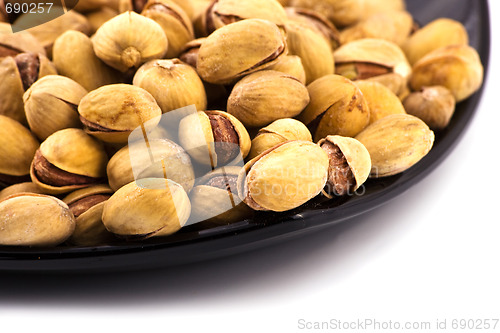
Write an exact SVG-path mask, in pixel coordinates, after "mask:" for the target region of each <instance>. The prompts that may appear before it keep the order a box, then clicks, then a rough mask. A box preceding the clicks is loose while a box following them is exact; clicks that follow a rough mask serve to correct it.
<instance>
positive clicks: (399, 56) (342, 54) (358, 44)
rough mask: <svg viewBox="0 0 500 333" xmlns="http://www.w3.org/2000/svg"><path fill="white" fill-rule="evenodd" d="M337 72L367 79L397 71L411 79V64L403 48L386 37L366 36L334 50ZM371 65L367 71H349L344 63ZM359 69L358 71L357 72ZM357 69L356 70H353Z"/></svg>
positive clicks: (350, 76) (406, 78)
mask: <svg viewBox="0 0 500 333" xmlns="http://www.w3.org/2000/svg"><path fill="white" fill-rule="evenodd" d="M333 55H334V59H335V64H336V66H337V74H341V75H345V76H346V77H348V78H350V79H366V78H369V77H372V76H376V75H382V74H388V73H396V74H399V75H401V76H402V77H403V78H404V79H405V80H408V79H409V76H410V74H411V66H410V64H409V63H408V60H407V59H406V56H405V54H404V53H403V51H402V50H401V48H400V47H399V46H398V45H396V44H394V43H392V42H390V41H387V40H384V39H378V38H364V39H359V40H355V41H353V42H350V43H347V44H345V45H342V46H341V47H340V48H338V49H337V50H335V52H334V54H333ZM350 64H354V65H365V66H369V67H370V68H369V70H368V72H367V73H363V72H359V70H358V69H351V70H350V71H348V72H347V73H346V72H345V69H344V68H343V66H342V65H350ZM356 70H358V72H356ZM351 71H355V72H353V73H352V72H351Z"/></svg>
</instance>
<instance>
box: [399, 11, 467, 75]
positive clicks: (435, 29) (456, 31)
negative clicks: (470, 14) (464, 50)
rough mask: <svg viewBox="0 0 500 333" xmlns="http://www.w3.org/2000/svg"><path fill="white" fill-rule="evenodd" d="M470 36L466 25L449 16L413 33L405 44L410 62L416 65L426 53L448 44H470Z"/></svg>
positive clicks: (404, 48) (404, 49)
mask: <svg viewBox="0 0 500 333" xmlns="http://www.w3.org/2000/svg"><path fill="white" fill-rule="evenodd" d="M468 44H469V36H468V34H467V30H466V29H465V27H464V25H463V24H462V23H460V22H458V21H455V20H452V19H449V18H439V19H436V20H434V21H432V22H430V23H428V24H427V25H425V26H423V27H422V28H420V29H419V30H417V31H416V32H415V33H413V34H412V35H411V36H410V37H409V38H408V40H406V42H405V43H404V45H403V51H404V52H405V54H406V56H407V57H408V61H410V64H412V65H414V64H415V63H416V62H417V61H418V60H420V59H421V58H423V57H424V56H425V55H426V54H428V53H430V52H432V51H434V50H436V49H439V48H441V47H444V46H448V45H468Z"/></svg>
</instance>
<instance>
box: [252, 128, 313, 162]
mask: <svg viewBox="0 0 500 333" xmlns="http://www.w3.org/2000/svg"><path fill="white" fill-rule="evenodd" d="M294 140H302V141H310V142H312V136H311V132H309V130H308V129H307V127H306V125H304V124H303V123H301V122H300V121H298V120H295V119H291V118H284V119H278V120H276V121H274V122H272V123H271V124H270V125H268V126H266V127H264V128H261V129H260V130H259V132H258V133H257V136H256V137H255V138H254V139H253V140H252V148H251V149H250V153H249V155H248V158H250V159H252V158H254V157H257V155H260V154H262V153H263V152H264V151H266V150H268V149H270V148H273V147H275V146H277V145H279V144H280V143H283V142H287V141H294Z"/></svg>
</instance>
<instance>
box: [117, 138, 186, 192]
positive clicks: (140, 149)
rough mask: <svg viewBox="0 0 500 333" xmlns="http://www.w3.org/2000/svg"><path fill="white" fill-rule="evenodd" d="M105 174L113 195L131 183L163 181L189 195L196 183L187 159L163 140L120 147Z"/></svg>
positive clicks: (182, 151) (168, 142) (172, 143)
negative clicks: (145, 180)
mask: <svg viewBox="0 0 500 333" xmlns="http://www.w3.org/2000/svg"><path fill="white" fill-rule="evenodd" d="M107 174H108V180H109V185H110V186H111V188H112V189H113V190H114V191H117V190H118V189H120V188H121V187H122V186H125V185H127V184H128V183H130V182H132V181H134V180H138V179H142V178H151V177H155V178H163V177H166V178H168V179H171V180H173V181H174V182H176V183H178V184H180V185H181V186H182V187H183V188H184V190H185V191H186V192H189V191H191V189H192V188H193V185H194V179H195V175H194V170H193V165H192V164H191V159H190V158H189V155H188V154H187V153H186V151H185V150H184V149H183V148H182V147H181V146H179V145H178V144H176V143H175V142H173V141H170V140H166V139H149V140H148V143H147V145H146V144H144V143H141V142H134V143H132V144H130V145H128V146H125V147H123V148H122V149H120V150H119V151H118V152H117V153H116V154H114V155H113V157H111V159H110V160H109V163H108V166H107Z"/></svg>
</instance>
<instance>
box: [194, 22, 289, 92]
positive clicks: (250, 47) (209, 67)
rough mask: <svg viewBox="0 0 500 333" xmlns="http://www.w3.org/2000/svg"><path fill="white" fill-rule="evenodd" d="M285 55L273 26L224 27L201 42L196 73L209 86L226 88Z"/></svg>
mask: <svg viewBox="0 0 500 333" xmlns="http://www.w3.org/2000/svg"><path fill="white" fill-rule="evenodd" d="M286 54H287V48H286V42H285V37H284V35H283V32H282V31H281V30H280V29H279V28H278V26H276V24H274V23H272V22H270V21H266V20H261V19H248V20H243V21H239V22H236V23H233V24H230V25H227V26H224V27H222V28H220V29H218V30H216V31H215V32H214V33H212V34H211V35H210V36H208V38H207V39H206V40H205V41H204V42H203V44H202V45H201V47H200V51H199V53H198V63H197V71H198V74H199V75H200V76H201V78H202V79H203V80H205V81H207V82H210V83H216V84H225V83H230V82H232V81H235V80H236V79H238V78H240V77H242V76H245V75H247V74H250V73H253V72H256V71H259V70H262V69H264V68H267V67H269V66H272V65H274V64H275V63H277V62H278V61H279V60H280V59H281V57H283V56H285V55H286Z"/></svg>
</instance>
